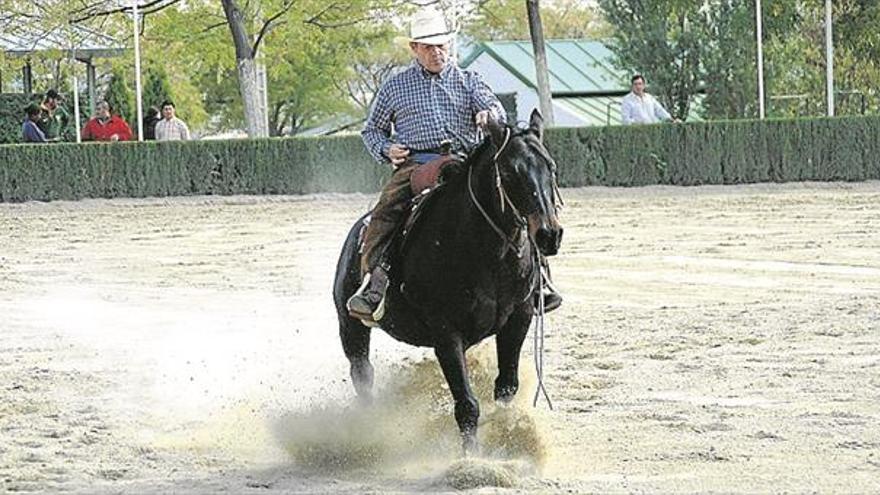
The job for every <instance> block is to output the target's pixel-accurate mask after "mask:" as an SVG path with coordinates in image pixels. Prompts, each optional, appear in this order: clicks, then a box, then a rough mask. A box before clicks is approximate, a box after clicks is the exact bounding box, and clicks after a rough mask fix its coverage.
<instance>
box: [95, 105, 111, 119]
mask: <svg viewBox="0 0 880 495" xmlns="http://www.w3.org/2000/svg"><path fill="white" fill-rule="evenodd" d="M95 113H96V114H97V115H98V118H99V119H107V118H110V105H108V104H107V103H98V106H97V107H95Z"/></svg>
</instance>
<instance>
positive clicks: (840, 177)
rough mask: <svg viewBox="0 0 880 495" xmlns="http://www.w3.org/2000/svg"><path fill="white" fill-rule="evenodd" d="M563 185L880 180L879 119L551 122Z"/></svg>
mask: <svg viewBox="0 0 880 495" xmlns="http://www.w3.org/2000/svg"><path fill="white" fill-rule="evenodd" d="M547 141H548V147H549V148H550V151H551V153H552V154H553V156H554V157H555V158H556V161H557V162H558V164H559V168H560V170H561V171H560V183H561V184H563V185H566V186H582V185H607V186H640V185H648V184H673V185H699V184H738V183H752V182H791V181H857V180H867V179H880V118H878V117H845V118H819V119H797V120H764V121H754V120H752V121H721V122H718V121H716V122H700V123H693V124H661V125H651V126H636V127H620V126H617V127H602V128H596V127H584V128H571V129H552V130H551V131H549V132H548V138H547Z"/></svg>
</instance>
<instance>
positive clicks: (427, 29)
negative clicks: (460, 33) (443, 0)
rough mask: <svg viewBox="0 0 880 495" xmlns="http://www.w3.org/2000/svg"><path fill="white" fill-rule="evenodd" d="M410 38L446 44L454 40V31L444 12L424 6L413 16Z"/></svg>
mask: <svg viewBox="0 0 880 495" xmlns="http://www.w3.org/2000/svg"><path fill="white" fill-rule="evenodd" d="M409 40H410V41H411V42H413V43H424V44H426V45H445V44H446V43H449V42H450V41H452V31H451V30H450V29H449V25H448V24H447V23H446V17H444V16H443V13H442V12H440V11H439V10H437V9H436V8H434V7H424V8H422V9H420V10H419V11H418V12H416V14H415V15H414V16H413V17H412V20H411V23H410V27H409Z"/></svg>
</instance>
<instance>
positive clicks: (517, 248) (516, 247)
mask: <svg viewBox="0 0 880 495" xmlns="http://www.w3.org/2000/svg"><path fill="white" fill-rule="evenodd" d="M510 136H511V133H510V127H505V128H504V141H503V142H502V143H501V146H499V147H498V150H497V151H496V152H495V155H493V156H492V165H493V166H494V167H495V188H496V189H497V190H498V199H499V201H500V202H501V205H500V207H501V212H502V213H504V210H505V204H506V205H507V206H509V207H510V210H511V211H512V212H513V213H514V220H515V222H516V225H517V227H518V228H519V230H520V232H521V231H522V229H524V228H525V227H526V225H528V224H527V222H526V220H525V215H523V214H522V213H520V211H519V209H517V207H516V205H514V204H513V201H511V199H510V196H509V195H508V194H507V190H506V189H505V188H504V183H503V182H502V181H501V171H500V170H499V169H498V158H499V157H500V156H501V154H502V153H504V151H505V150H506V149H507V145H508V144H510ZM473 171H474V167H473V165H471V166H470V167H468V193H470V197H471V201H472V202H473V203H474V206H476V207H477V210H479V212H480V213H481V214H482V215H483V218H484V219H485V220H486V223H488V224H489V226H490V227H492V230H494V231H495V233H496V234H498V237H500V238H501V241H502V242H503V243H504V248H505V249H504V252H505V253H506V252H507V251H511V252H513V253H515V254H516V257H517V258H522V257H523V254H524V253H525V242H524V240H519V241H517V240H515V239H513V238H511V237H510V236H508V235H507V234H506V233H505V232H504V230H502V229H501V227H499V226H498V225H497V224H496V223H495V221H494V220H492V217H491V216H489V213H488V212H486V209H485V208H483V205H482V204H480V201H479V200H478V199H477V196H476V194H474V187H473ZM552 183H553V192H554V197H555V198H558V199H559V203H558V204H556V205H554V207H556V208H561V207H562V196H561V195H560V194H559V186H558V185H557V183H556V173H555V172H553V180H552ZM522 237H523V236H522V235H520V238H521V239H522ZM526 237H528V236H526ZM502 255H503V253H502Z"/></svg>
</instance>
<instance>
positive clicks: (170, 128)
mask: <svg viewBox="0 0 880 495" xmlns="http://www.w3.org/2000/svg"><path fill="white" fill-rule="evenodd" d="M156 141H189V127H187V126H186V123H184V122H183V121H182V120H180V119H179V118H177V117H176V116H175V115H174V102H173V101H170V100H165V101H164V102H163V103H162V120H160V121H159V122H157V123H156Z"/></svg>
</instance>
